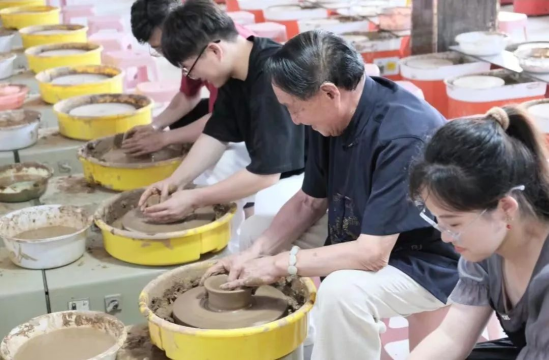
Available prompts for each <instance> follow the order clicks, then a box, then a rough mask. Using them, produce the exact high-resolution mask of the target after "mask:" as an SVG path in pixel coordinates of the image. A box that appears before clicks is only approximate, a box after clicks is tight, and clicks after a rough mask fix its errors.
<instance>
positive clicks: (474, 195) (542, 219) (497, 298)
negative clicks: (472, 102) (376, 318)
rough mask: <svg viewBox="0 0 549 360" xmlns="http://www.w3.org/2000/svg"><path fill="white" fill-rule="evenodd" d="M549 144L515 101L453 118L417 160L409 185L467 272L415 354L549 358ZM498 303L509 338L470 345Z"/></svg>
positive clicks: (420, 357) (421, 359) (424, 358)
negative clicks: (548, 147) (442, 316)
mask: <svg viewBox="0 0 549 360" xmlns="http://www.w3.org/2000/svg"><path fill="white" fill-rule="evenodd" d="M545 146H546V145H545V143H544V141H543V138H542V137H541V134H540V133H539V132H538V131H537V130H536V129H535V128H534V126H533V124H532V122H531V120H530V119H528V118H527V116H526V115H525V114H524V113H523V112H522V111H521V110H519V109H518V108H516V107H505V108H494V109H492V110H491V111H489V112H488V114H486V115H485V116H478V117H470V118H464V119H458V120H453V121H451V122H449V123H448V124H447V125H445V126H444V127H442V128H441V129H440V130H439V131H438V132H437V133H436V134H435V135H434V137H433V138H432V140H431V141H429V143H428V145H427V147H426V149H425V151H424V154H423V158H422V159H421V160H420V161H418V163H417V164H415V165H414V167H413V168H412V171H411V175H410V194H411V196H412V198H413V199H414V200H416V202H417V203H418V206H420V207H421V209H422V215H421V216H422V217H423V218H425V220H426V221H427V223H429V224H431V225H432V226H433V227H436V228H438V229H439V230H440V231H441V232H442V239H443V240H444V241H445V242H447V243H451V244H453V245H454V246H455V248H456V250H457V251H458V252H459V253H461V259H460V261H459V267H458V268H459V275H460V280H459V282H458V284H457V286H456V288H455V289H454V291H453V293H452V295H451V297H450V299H451V301H452V302H453V304H452V305H451V308H450V311H449V313H448V315H447V316H446V318H445V319H444V321H443V322H442V324H441V325H440V327H439V328H438V329H436V330H435V331H434V332H433V333H432V334H431V335H430V336H429V337H427V338H426V339H425V340H424V341H423V342H422V343H421V344H420V345H419V346H418V347H417V348H416V349H415V350H414V351H413V353H412V354H411V356H410V359H414V360H415V359H417V360H429V359H433V360H435V359H436V360H438V359H447V360H451V359H456V360H457V359H465V358H468V359H475V360H477V359H478V360H480V359H497V360H506V359H521V360H542V359H548V358H549V331H548V325H549V241H547V239H548V237H549V172H548V168H547V154H546V151H545ZM429 213H431V214H433V215H434V216H436V218H437V219H438V224H435V223H434V222H432V220H430V217H428V214H429ZM494 311H495V312H496V315H497V316H498V318H499V321H500V323H501V325H502V327H503V329H504V330H505V332H506V334H507V335H508V339H505V340H500V341H496V342H491V343H484V344H479V345H478V346H477V347H476V348H475V349H474V350H473V351H472V353H471V349H473V347H474V346H475V344H476V343H477V341H478V339H479V336H480V335H481V333H482V332H483V330H484V328H485V326H486V324H487V322H488V319H489V318H490V316H491V315H492V313H493V312H494ZM470 353H471V354H470ZM468 356H469V357H468Z"/></svg>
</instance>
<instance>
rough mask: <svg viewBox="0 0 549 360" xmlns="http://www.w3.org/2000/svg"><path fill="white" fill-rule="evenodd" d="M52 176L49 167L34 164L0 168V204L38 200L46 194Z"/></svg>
mask: <svg viewBox="0 0 549 360" xmlns="http://www.w3.org/2000/svg"><path fill="white" fill-rule="evenodd" d="M52 176H53V169H52V168H51V167H49V166H46V165H43V164H39V163H36V162H26V163H21V164H11V165H5V166H1V167H0V202H7V203H16V202H24V201H30V200H33V199H37V198H39V197H40V196H42V195H43V194H44V193H45V192H46V188H47V187H48V180H49V179H50V178H51V177H52ZM18 185H19V186H18Z"/></svg>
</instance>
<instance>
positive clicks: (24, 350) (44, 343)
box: [14, 327, 116, 360]
mask: <svg viewBox="0 0 549 360" xmlns="http://www.w3.org/2000/svg"><path fill="white" fill-rule="evenodd" d="M115 343H116V340H115V339H114V338H113V337H112V336H110V335H108V334H105V333H104V332H102V331H99V330H96V329H93V328H85V327H78V328H66V329H60V330H55V331H52V332H50V333H47V334H43V335H39V336H37V337H34V338H32V339H30V340H29V341H28V342H26V343H25V344H24V345H23V346H21V349H19V351H18V352H17V353H16V354H15V357H14V360H51V359H55V360H88V359H90V358H93V357H95V356H97V355H100V354H102V353H104V352H105V351H107V350H108V349H109V348H110V347H112V346H113V345H114V344H115Z"/></svg>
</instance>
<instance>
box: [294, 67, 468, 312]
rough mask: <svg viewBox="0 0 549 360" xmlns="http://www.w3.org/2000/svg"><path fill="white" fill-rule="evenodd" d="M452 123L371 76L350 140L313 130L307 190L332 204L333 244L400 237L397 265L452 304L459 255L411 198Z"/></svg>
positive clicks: (330, 236)
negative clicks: (422, 163) (415, 179)
mask: <svg viewBox="0 0 549 360" xmlns="http://www.w3.org/2000/svg"><path fill="white" fill-rule="evenodd" d="M445 121H446V120H445V119H444V117H443V116H442V115H440V113H438V112H437V111H436V110H435V109H434V108H433V107H432V106H430V105H429V104H428V103H427V102H425V101H423V100H420V99H418V98H417V97H416V96H414V95H413V94H411V93H410V92H408V91H406V90H404V89H403V88H402V87H400V86H398V85H397V84H395V83H393V82H392V81H390V80H386V79H383V78H369V77H366V81H365V84H364V91H363V93H362V96H361V98H360V102H359V104H358V107H357V109H356V112H355V114H354V116H353V118H352V120H351V122H350V124H349V126H348V127H347V129H346V130H345V131H344V133H343V134H342V135H340V136H337V137H329V138H328V137H323V136H322V135H321V134H319V133H318V132H315V131H313V130H311V129H309V131H310V133H309V134H308V135H309V141H310V143H309V158H308V161H307V165H306V170H305V180H304V182H303V191H304V192H305V193H306V194H308V195H309V196H312V197H315V198H327V199H328V203H329V207H328V218H329V221H328V239H327V242H326V244H327V245H330V244H338V243H342V242H346V241H354V240H356V239H357V238H358V237H359V236H360V235H361V234H366V235H375V236H385V235H393V234H400V235H399V237H398V240H397V243H396V245H395V247H394V249H393V251H392V253H391V257H390V260H389V265H391V266H394V267H396V268H397V269H399V270H401V271H402V272H404V273H405V274H407V275H408V276H410V277H411V278H412V279H414V280H415V281H416V282H417V283H419V284H420V285H421V286H423V287H424V288H425V289H427V290H428V291H429V292H430V293H432V294H433V295H434V296H435V297H437V298H438V299H439V300H441V301H442V302H446V300H447V298H448V296H449V295H450V293H451V292H452V290H453V288H454V286H455V285H456V283H457V281H458V272H457V261H458V255H457V254H456V253H455V252H454V250H453V247H452V246H451V245H449V244H445V243H443V242H442V240H441V239H440V233H439V232H438V231H437V230H435V229H434V228H432V227H431V226H429V224H427V223H426V222H425V220H423V219H422V218H421V217H420V216H419V210H418V209H417V208H416V207H415V206H414V204H413V203H412V202H411V201H410V199H409V197H408V172H409V167H410V163H411V162H412V160H413V159H414V158H415V157H417V156H418V155H419V154H420V153H421V150H422V147H423V146H424V145H425V141H426V140H427V139H428V137H429V136H430V135H432V134H433V133H434V132H435V131H436V129H438V128H439V127H441V126H442V125H443V124H444V123H445Z"/></svg>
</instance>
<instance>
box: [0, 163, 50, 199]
mask: <svg viewBox="0 0 549 360" xmlns="http://www.w3.org/2000/svg"><path fill="white" fill-rule="evenodd" d="M12 169H14V170H15V171H14V173H13V175H15V176H17V175H23V174H25V173H24V172H23V170H24V169H42V170H46V171H47V174H46V175H40V174H32V175H33V176H36V177H41V178H42V179H43V180H49V179H51V177H52V176H53V174H54V171H53V168H52V167H50V166H48V165H45V164H41V163H38V162H36V161H27V162H24V163H19V164H10V165H4V166H0V178H2V177H4V176H7V175H6V174H7V173H8V171H9V170H12ZM22 191H24V190H22ZM1 193H2V191H0V194H1Z"/></svg>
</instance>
